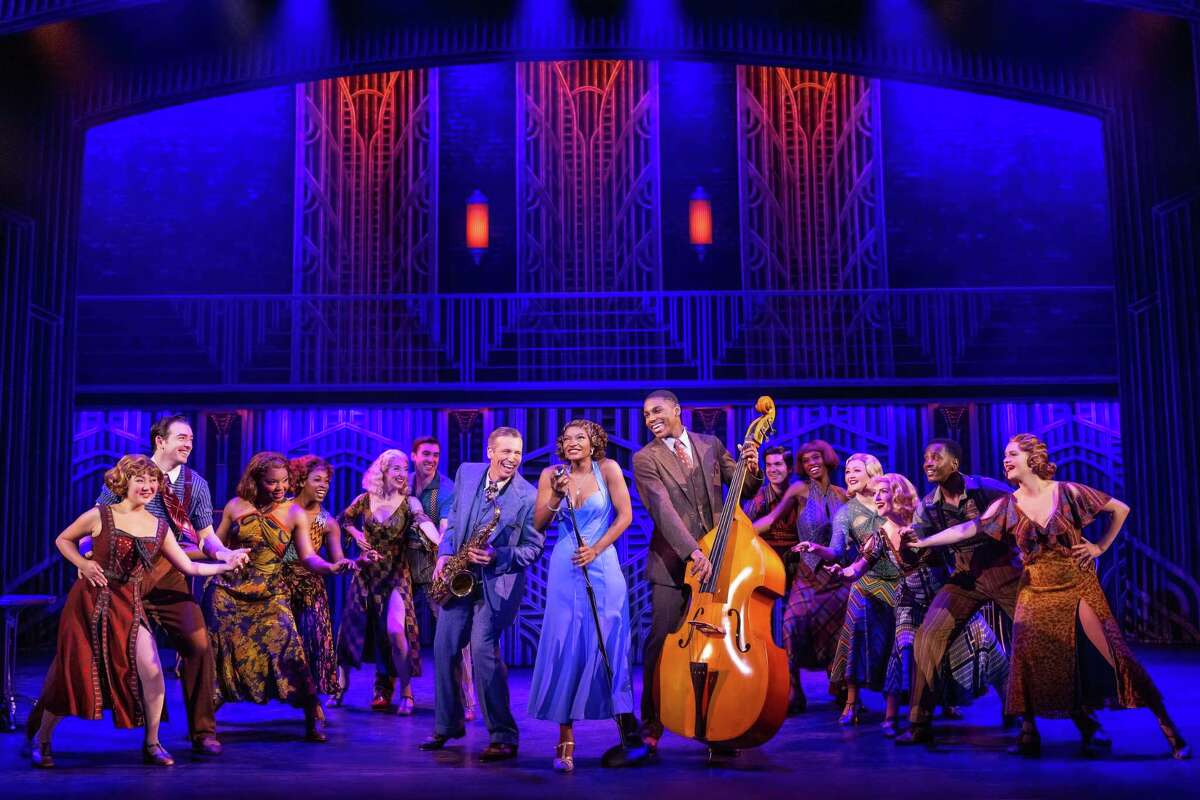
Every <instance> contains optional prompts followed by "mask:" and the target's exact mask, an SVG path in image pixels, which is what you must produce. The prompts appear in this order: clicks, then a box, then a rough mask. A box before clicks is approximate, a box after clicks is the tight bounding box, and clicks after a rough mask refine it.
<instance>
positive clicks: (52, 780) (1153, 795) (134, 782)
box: [0, 648, 1200, 800]
mask: <svg viewBox="0 0 1200 800" xmlns="http://www.w3.org/2000/svg"><path fill="white" fill-rule="evenodd" d="M1139 653H1140V655H1141V656H1142V657H1143V658H1144V660H1145V663H1146V664H1147V666H1148V667H1149V669H1150V671H1151V674H1152V675H1153V676H1154V678H1155V679H1156V680H1157V681H1158V683H1159V686H1160V687H1161V689H1162V691H1163V694H1164V695H1165V696H1166V698H1167V703H1168V707H1169V708H1170V709H1171V711H1172V713H1173V714H1174V715H1175V717H1176V719H1177V720H1178V721H1179V723H1180V725H1181V726H1182V728H1183V731H1184V733H1185V735H1187V736H1188V739H1189V740H1190V741H1192V742H1193V744H1200V680H1198V679H1200V650H1189V649H1152V648H1139ZM27 661H31V662H37V663H36V665H33V666H30V665H28V664H27V665H26V666H25V667H24V668H22V669H20V671H19V688H20V690H21V692H22V693H23V694H25V695H27V696H28V695H32V694H34V693H35V692H36V690H37V688H38V687H39V686H40V683H41V678H42V673H43V670H44V665H45V662H46V659H45V658H41V659H38V658H36V657H33V658H29V659H27ZM529 676H530V671H529V670H513V671H512V673H511V675H510V682H511V686H512V691H513V699H514V709H515V710H517V716H518V721H519V722H520V723H521V736H522V740H521V749H520V757H519V758H518V759H517V760H516V761H515V762H508V763H504V764H500V765H481V764H478V763H476V762H475V761H474V758H473V756H474V755H475V754H476V753H478V752H479V751H480V750H482V749H483V748H484V747H485V746H486V745H487V731H486V729H485V728H484V726H483V724H482V722H479V721H476V722H473V723H471V724H470V725H469V726H468V729H469V734H468V736H467V738H466V739H465V740H461V741H459V742H456V743H455V744H454V745H453V746H451V747H449V748H447V749H446V750H445V751H442V752H440V753H436V754H429V753H423V752H419V751H418V750H417V744H418V743H419V742H420V741H421V740H422V739H424V738H425V737H426V735H428V734H429V733H430V731H431V729H432V726H433V709H432V703H433V685H432V663H429V662H427V663H426V667H425V675H424V676H422V677H421V678H418V679H417V680H416V682H415V692H416V696H417V705H418V708H417V714H416V716H414V717H411V718H403V717H395V716H391V715H384V714H379V713H372V712H370V711H369V710H368V709H367V708H366V705H367V702H368V701H369V699H370V695H369V692H370V689H371V675H370V673H369V672H368V671H365V670H364V671H360V672H358V673H357V674H356V675H355V678H356V680H355V683H354V685H353V686H352V687H351V692H350V696H349V699H348V704H347V707H345V708H341V709H331V710H330V712H329V722H330V725H329V735H330V741H329V742H328V743H327V744H324V745H319V744H310V743H307V742H305V741H303V740H302V738H301V736H302V734H303V719H302V715H301V713H300V712H299V711H297V710H294V709H291V708H289V707H287V706H283V705H280V704H273V705H269V706H263V707H259V706H252V705H245V704H234V705H229V706H226V707H224V708H223V709H221V711H220V714H219V715H218V720H219V727H220V738H221V740H222V741H223V742H224V744H225V753H224V754H223V755H221V756H220V757H219V758H216V759H208V760H204V759H201V758H200V757H198V756H193V755H192V754H191V752H190V751H189V749H188V747H187V744H186V741H185V737H184V729H183V727H182V724H181V722H180V721H181V720H183V719H184V715H183V708H182V703H181V697H180V693H179V687H178V685H177V684H176V683H175V682H174V681H173V680H172V681H171V683H170V684H169V686H168V703H169V710H170V713H171V715H172V717H173V718H174V720H175V722H171V723H168V724H167V725H165V726H164V728H163V735H162V740H163V743H164V744H165V745H166V746H167V748H168V749H169V750H171V751H172V752H173V753H174V754H175V756H176V758H177V759H178V761H179V763H178V764H177V765H176V766H175V767H173V768H170V769H162V768H154V767H147V766H143V765H142V763H141V761H140V755H139V749H138V748H139V745H140V742H141V734H140V732H139V731H116V730H115V729H114V728H113V727H112V726H111V724H110V723H109V722H107V721H104V722H84V721H82V720H66V721H64V722H63V723H62V724H61V725H60V726H59V729H58V731H57V732H56V735H55V757H56V760H57V762H58V767H57V768H55V769H54V770H52V771H36V770H33V769H32V768H30V767H29V766H28V762H27V760H26V759H25V758H23V757H22V756H21V754H20V750H21V743H22V737H21V736H20V735H17V734H13V735H8V736H0V770H2V774H3V777H2V778H0V796H2V797H4V798H26V797H30V798H60V799H61V798H64V797H71V798H81V797H105V798H109V800H131V798H142V797H145V798H170V799H171V800H181V798H190V797H205V798H211V800H233V799H234V798H243V797H247V798H263V799H264V800H266V799H267V798H286V799H287V800H316V799H317V798H338V799H339V800H349V799H350V798H357V797H379V798H390V797H396V798H425V797H437V798H444V799H445V800H450V799H451V798H463V797H492V798H500V797H504V798H507V797H531V798H541V797H571V798H572V799H573V800H577V799H582V798H605V800H612V799H613V798H616V797H624V796H634V795H636V796H639V797H646V798H652V800H673V799H674V798H680V799H681V800H683V799H686V800H734V798H742V797H755V798H758V797H762V798H776V797H778V798H788V800H799V798H831V800H841V799H842V798H851V797H875V798H886V800H897V798H907V797H913V798H922V800H951V798H953V800H960V798H961V799H962V800H967V799H968V798H987V800H1000V799H1001V798H1035V797H1036V798H1060V799H1061V800H1069V799H1070V798H1087V799H1088V800H1097V799H1098V798H1139V800H1160V799H1165V798H1176V797H1179V798H1183V797H1200V760H1192V761H1190V762H1177V761H1174V760H1172V759H1171V758H1169V756H1168V748H1167V745H1166V742H1165V740H1164V739H1163V737H1162V735H1161V734H1160V733H1159V731H1158V726H1157V725H1156V724H1155V722H1154V719H1153V717H1152V716H1151V715H1150V713H1149V712H1148V711H1124V712H1102V714H1101V718H1102V720H1103V721H1104V723H1105V725H1106V726H1107V727H1108V729H1109V732H1110V733H1111V735H1112V738H1113V740H1114V743H1115V747H1114V749H1113V753H1112V755H1111V756H1108V757H1105V758H1103V759H1085V758H1082V757H1080V756H1079V755H1078V744H1077V737H1076V734H1075V730H1074V727H1073V726H1072V725H1071V723H1070V722H1064V721H1055V720H1046V721H1044V722H1043V723H1042V725H1041V729H1042V738H1043V755H1042V757H1041V759H1039V760H1027V759H1021V758H1017V757H1014V756H1009V755H1007V754H1006V753H1005V746H1006V744H1007V743H1008V741H1009V739H1010V738H1011V733H1010V732H1005V731H1002V730H1001V729H1000V726H999V718H1000V706H999V702H998V701H997V699H996V698H995V697H994V696H989V697H987V698H984V699H983V700H981V701H979V702H977V703H976V704H975V705H974V706H972V707H970V708H968V709H966V715H967V716H966V719H965V720H963V721H961V722H955V723H943V724H941V725H940V726H939V728H940V730H941V731H942V733H943V734H944V735H943V736H942V737H941V738H940V740H939V742H938V744H937V745H935V746H934V747H932V748H924V747H917V748H899V747H896V746H895V745H893V744H892V743H891V742H890V741H889V740H887V739H885V738H884V737H883V735H882V734H881V733H880V731H879V726H878V723H879V720H880V718H881V710H882V707H883V701H882V698H880V697H878V696H877V695H871V694H868V695H867V698H866V700H867V704H868V706H869V708H870V709H871V711H872V713H871V714H869V715H867V717H866V718H865V719H864V721H863V723H862V724H861V725H859V726H858V727H855V728H842V727H840V726H839V725H838V724H837V721H836V714H837V709H836V708H835V707H834V706H832V705H830V704H829V702H828V701H827V700H826V698H825V696H824V682H823V680H822V676H821V675H819V674H817V673H808V674H807V675H806V681H805V686H806V688H807V690H808V694H809V698H810V706H809V711H808V712H807V713H806V714H804V715H803V716H800V717H795V718H792V719H789V720H788V721H787V722H786V723H785V724H784V727H783V729H782V730H781V731H780V733H779V735H778V736H776V737H775V739H773V740H772V741H771V742H770V743H768V744H767V745H766V746H764V747H762V748H759V749H757V750H753V751H747V752H745V753H744V754H743V755H742V756H741V758H739V759H737V760H736V761H734V762H732V763H730V764H729V765H727V766H723V767H719V768H715V767H709V766H708V764H707V763H706V760H705V751H704V748H703V747H701V746H700V745H698V744H697V743H695V742H691V741H687V740H684V739H680V738H678V737H672V736H668V737H667V738H666V739H664V741H663V744H662V747H661V750H660V755H659V757H658V759H657V760H656V761H655V762H654V763H652V764H650V765H647V766H644V767H641V768H638V769H636V770H605V769H602V768H601V767H600V766H599V756H600V753H601V752H603V750H604V749H605V748H607V747H609V746H610V745H612V744H614V743H615V741H616V737H615V732H614V726H613V725H612V724H611V723H607V722H587V723H580V724H579V725H578V726H577V729H576V740H577V742H578V746H577V747H578V750H577V768H576V771H575V773H574V774H571V775H560V774H557V773H555V772H553V771H552V770H551V768H550V761H551V758H552V755H553V746H554V742H555V741H557V726H555V725H553V724H550V723H545V722H539V721H536V720H530V719H528V718H527V717H526V716H525V714H524V708H525V700H526V696H527V691H528V685H529ZM639 697H640V689H639ZM28 705H29V704H28V701H25V702H23V703H22V706H21V713H22V714H24V713H25V712H26V711H27V710H28Z"/></svg>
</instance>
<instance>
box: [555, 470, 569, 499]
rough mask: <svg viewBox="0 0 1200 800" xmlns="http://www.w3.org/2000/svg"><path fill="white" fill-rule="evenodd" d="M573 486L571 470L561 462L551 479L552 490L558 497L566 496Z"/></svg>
mask: <svg viewBox="0 0 1200 800" xmlns="http://www.w3.org/2000/svg"><path fill="white" fill-rule="evenodd" d="M570 488H571V471H570V470H569V469H567V467H566V466H564V465H562V464H560V465H559V466H557V467H555V468H554V477H553V478H551V479H550V491H552V492H554V495H555V496H556V497H565V496H566V494H567V492H568V491H569V490H570Z"/></svg>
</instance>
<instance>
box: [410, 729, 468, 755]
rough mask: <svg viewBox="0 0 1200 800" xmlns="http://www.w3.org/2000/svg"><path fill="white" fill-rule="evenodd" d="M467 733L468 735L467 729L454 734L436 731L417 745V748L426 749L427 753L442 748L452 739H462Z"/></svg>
mask: <svg viewBox="0 0 1200 800" xmlns="http://www.w3.org/2000/svg"><path fill="white" fill-rule="evenodd" d="M466 735H467V732H466V731H461V732H459V733H457V734H454V735H446V734H441V733H435V734H433V735H432V736H430V737H429V738H428V739H426V740H425V741H423V742H421V743H420V744H419V745H417V749H418V750H424V751H425V752H427V753H428V752H432V751H434V750H441V749H442V748H443V747H445V746H446V742H448V741H450V740H451V739H461V738H462V737H464V736H466Z"/></svg>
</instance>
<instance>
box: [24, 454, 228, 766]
mask: <svg viewBox="0 0 1200 800" xmlns="http://www.w3.org/2000/svg"><path fill="white" fill-rule="evenodd" d="M164 480H165V478H164V476H163V474H162V472H161V470H160V469H159V468H158V466H157V465H156V464H155V462H154V461H152V460H151V459H150V458H148V457H146V456H142V455H136V456H125V457H123V458H122V459H121V460H120V461H118V462H117V464H116V466H114V467H113V468H112V469H110V470H108V472H107V473H105V475H104V484H105V486H106V487H107V488H108V490H109V491H110V492H111V493H112V497H113V498H115V501H116V502H115V503H113V504H107V503H106V504H101V505H97V506H94V507H93V508H90V509H88V510H87V511H85V512H84V513H83V514H82V515H81V516H80V517H79V518H78V519H77V520H75V521H74V522H72V523H71V524H70V525H69V526H67V528H66V529H65V530H64V531H63V532H62V533H60V534H59V535H58V538H57V539H56V540H55V545H56V546H57V547H58V550H59V552H60V553H62V555H63V557H64V558H66V559H67V560H68V561H70V562H71V564H73V565H74V566H75V567H76V568H77V569H78V570H79V579H78V580H77V581H76V582H75V585H74V586H72V587H71V591H70V593H69V594H68V595H67V601H66V603H65V605H64V606H63V610H62V615H61V617H60V618H59V622H58V648H57V650H56V652H55V656H54V660H53V662H52V663H51V664H50V671H49V673H48V674H47V675H46V682H45V685H44V687H43V689H42V695H41V698H40V699H39V701H38V706H39V708H40V712H41V713H40V719H39V721H38V729H37V734H36V740H35V741H34V742H32V744H31V748H30V755H31V760H32V763H33V766H35V767H40V768H43V769H45V768H49V767H53V766H54V754H53V752H52V749H51V743H50V737H51V734H52V733H53V731H54V728H55V726H56V725H57V724H58V722H59V720H61V719H62V718H63V717H65V716H75V717H82V718H83V719H92V720H97V719H100V718H101V713H102V712H103V711H105V710H107V711H111V712H112V720H113V724H114V725H115V726H116V727H118V728H134V727H137V726H138V725H142V726H144V727H145V731H146V733H145V739H144V740H143V743H142V758H143V760H144V761H145V762H146V763H147V764H155V765H158V766H171V765H172V764H174V763H175V760H174V759H173V758H172V757H171V754H170V753H168V752H167V750H166V749H165V748H164V747H163V746H162V744H161V743H160V741H159V737H158V728H159V723H160V721H161V719H162V712H163V704H164V700H165V697H166V686H165V684H164V681H163V669H162V664H161V663H160V662H159V659H158V649H157V647H156V646H155V644H154V635H153V634H152V633H151V632H150V621H149V618H148V616H147V612H146V608H145V604H144V602H145V595H144V592H145V586H146V582H147V578H148V575H149V573H150V572H151V571H152V570H153V569H154V568H155V565H156V564H157V562H158V561H159V560H160V559H163V558H165V559H166V560H167V561H169V562H170V563H171V565H172V566H173V567H174V568H175V569H176V570H178V571H179V572H180V573H183V574H186V575H194V576H201V575H219V574H221V573H223V572H226V571H227V570H230V569H233V568H235V567H237V566H240V565H241V564H242V563H244V561H245V559H246V554H245V552H244V551H240V550H238V551H231V552H230V553H229V554H228V555H227V556H226V558H225V559H224V560H223V561H220V562H213V563H199V562H193V561H192V560H191V559H190V558H189V557H188V556H187V554H185V553H184V551H183V550H182V549H181V548H180V546H179V544H178V543H177V542H176V540H175V535H174V534H173V533H172V532H171V529H170V526H168V524H167V522H166V521H165V520H164V519H163V518H162V517H161V516H158V515H155V514H152V513H151V512H150V511H149V510H148V509H147V505H148V504H149V503H150V502H151V501H152V500H153V499H154V498H155V497H158V496H159V493H160V491H161V487H162V485H163V481H164ZM85 536H90V537H92V554H91V555H92V557H91V558H90V559H88V558H85V557H84V556H83V555H82V554H81V553H80V551H79V543H80V541H81V540H82V539H83V538H84V537H85Z"/></svg>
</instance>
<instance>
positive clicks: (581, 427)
mask: <svg viewBox="0 0 1200 800" xmlns="http://www.w3.org/2000/svg"><path fill="white" fill-rule="evenodd" d="M607 444H608V436H607V434H605V432H604V429H603V428H601V427H600V426H599V425H597V424H596V423H594V422H590V421H588V420H572V421H571V422H568V423H567V424H566V426H565V427H564V428H563V430H562V433H561V434H560V435H559V437H558V456H559V458H561V459H563V460H564V461H565V462H566V463H567V465H569V470H568V471H567V472H566V473H565V474H561V475H556V474H555V470H556V467H553V466H552V467H547V468H546V469H545V470H543V471H542V475H541V479H540V481H539V482H538V497H537V506H536V507H535V510H534V524H535V525H537V526H539V527H543V528H544V527H545V526H547V525H549V524H550V522H551V521H552V520H553V519H555V517H556V516H557V525H556V529H557V540H556V542H555V545H554V550H553V551H552V553H551V555H550V569H549V576H548V578H547V581H546V616H545V618H544V619H543V621H542V634H541V639H540V640H539V641H538V650H537V660H536V661H535V663H534V668H533V680H532V682H531V684H530V687H529V714H530V716H532V717H535V718H537V719H544V720H548V721H551V722H557V723H558V724H559V742H558V745H557V746H556V747H555V758H554V768H555V769H556V770H558V771H560V772H570V771H571V770H572V769H574V752H575V739H574V733H573V728H572V726H573V724H574V722H575V720H578V719H609V718H611V717H614V716H620V717H622V718H621V719H618V722H620V723H621V724H622V727H623V728H629V729H630V730H636V727H637V722H636V720H635V719H634V718H633V684H632V679H631V666H630V639H629V636H630V627H629V595H628V591H627V587H626V584H625V576H624V574H622V572H621V562H620V560H619V559H618V558H617V551H616V549H615V548H614V547H613V544H614V543H615V542H616V541H617V539H618V538H619V537H620V536H621V534H622V533H624V532H625V529H626V528H627V527H629V523H630V522H631V521H632V520H633V509H632V506H631V504H630V500H629V487H628V486H627V485H626V483H625V476H624V475H623V474H622V473H621V468H620V466H619V465H618V464H617V463H616V462H615V461H612V460H611V459H607V458H605V457H604V453H605V447H606V445H607ZM568 497H569V499H570V503H571V505H572V506H573V507H574V509H575V520H576V521H577V522H578V524H579V533H580V535H581V536H582V537H583V541H584V546H583V547H580V546H579V545H578V543H577V542H576V539H575V531H574V528H573V527H572V522H571V515H570V514H569V513H568V511H567V502H568ZM584 567H586V569H587V573H588V577H589V578H590V579H591V583H592V588H593V589H594V590H595V594H596V605H597V609H598V611H599V615H600V626H601V629H602V630H603V632H604V644H605V648H606V650H607V652H608V657H609V661H610V663H611V664H612V669H613V680H612V683H611V685H610V683H609V677H608V674H607V672H606V670H605V668H604V662H603V660H602V659H601V657H600V648H599V647H598V646H597V642H596V625H595V622H594V620H593V618H592V609H591V605H590V603H589V601H588V595H587V587H586V584H585V583H584V576H583V568H584Z"/></svg>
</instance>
